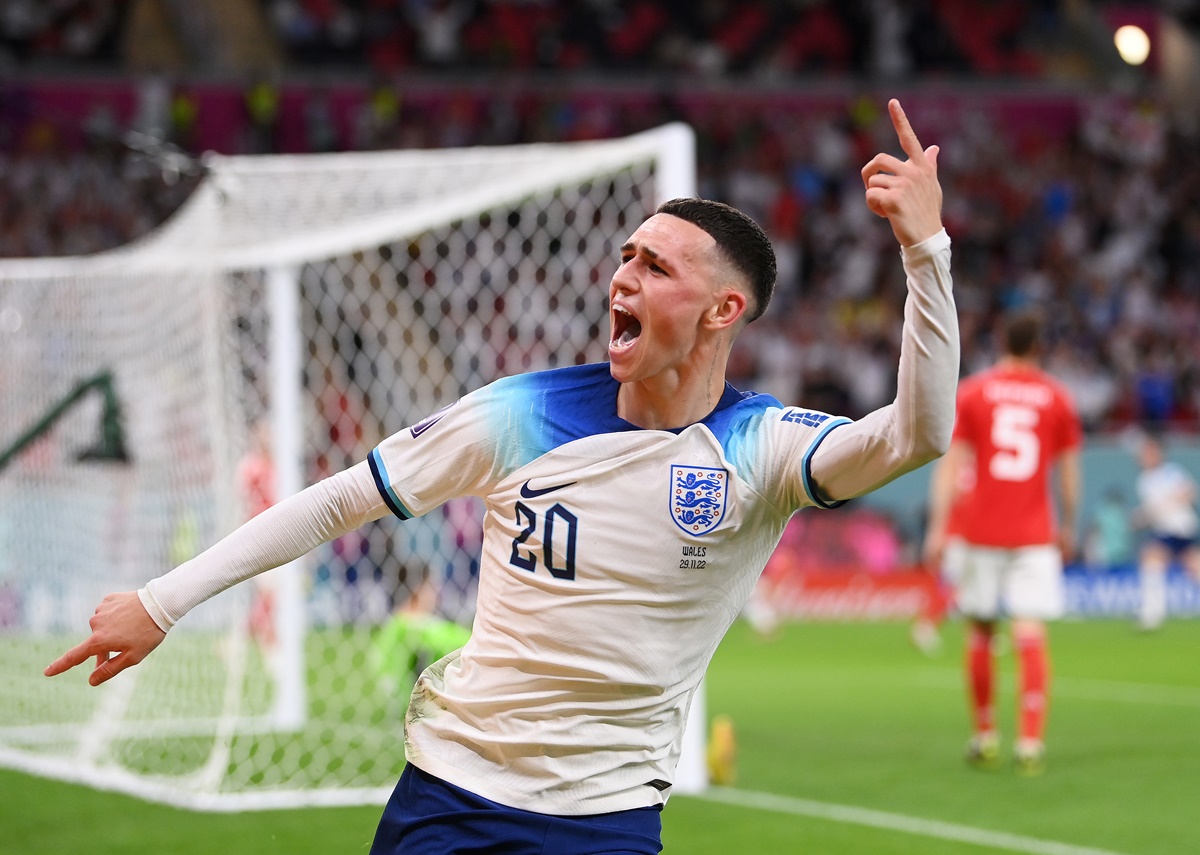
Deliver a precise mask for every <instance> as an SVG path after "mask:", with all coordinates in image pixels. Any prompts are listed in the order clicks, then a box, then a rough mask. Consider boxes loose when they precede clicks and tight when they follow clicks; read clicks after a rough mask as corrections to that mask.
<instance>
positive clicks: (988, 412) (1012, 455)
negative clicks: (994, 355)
mask: <svg viewBox="0 0 1200 855" xmlns="http://www.w3.org/2000/svg"><path fill="white" fill-rule="evenodd" d="M1039 339H1040V330H1039V323H1038V320H1037V318H1036V317H1035V316H1034V315H1032V314H1015V315H1013V316H1012V317H1011V318H1009V319H1008V321H1007V323H1006V326H1005V329H1004V355H1003V356H1002V357H1001V359H1000V360H999V362H998V363H997V364H996V365H995V366H993V367H992V368H990V369H988V370H986V371H982V372H980V373H978V374H975V375H973V376H971V377H968V378H966V379H964V380H963V381H962V383H961V384H960V385H959V392H958V405H957V416H956V421H955V425H954V438H953V441H952V442H951V444H950V450H949V451H948V452H947V453H946V456H945V457H944V458H943V460H942V464H941V466H940V467H939V469H944V470H945V471H944V472H942V473H941V474H940V477H938V478H936V479H935V487H936V489H937V492H938V495H936V496H935V497H934V501H933V503H932V504H933V506H934V507H935V508H947V507H948V506H949V504H950V500H951V496H952V491H953V487H954V485H955V484H956V483H957V482H958V471H959V469H960V468H962V467H965V466H970V465H972V464H971V460H972V457H973V459H974V466H973V468H974V471H975V488H974V489H973V490H972V491H971V492H970V493H968V494H967V495H966V496H965V497H964V498H963V501H962V503H961V504H962V517H961V532H960V533H961V535H962V540H963V543H964V547H963V551H962V560H961V566H960V567H959V568H957V569H956V570H955V571H954V572H955V573H956V574H957V579H956V580H955V603H956V605H957V607H958V610H959V611H960V612H961V613H962V614H963V616H964V617H965V618H966V619H967V622H968V629H967V649H966V671H967V685H968V695H969V700H970V706H971V712H972V718H973V725H974V732H973V734H972V736H971V739H970V741H969V743H968V746H967V759H968V761H969V762H971V763H973V764H977V765H985V766H989V765H994V764H995V763H997V762H998V760H999V752H1000V739H999V731H998V729H997V726H996V717H995V710H994V703H993V699H994V685H995V662H994V657H993V652H992V640H993V636H994V635H995V632H996V627H997V623H998V622H999V621H1000V620H1001V619H1003V618H1010V619H1011V623H1012V626H1011V629H1012V640H1013V646H1014V648H1015V649H1016V652H1017V656H1018V660H1019V670H1020V682H1019V686H1018V697H1019V707H1020V715H1019V720H1020V721H1019V736H1018V739H1017V742H1016V745H1015V748H1014V759H1015V762H1016V768H1017V771H1018V772H1021V773H1024V774H1037V773H1039V772H1041V771H1042V769H1043V768H1044V764H1045V747H1044V741H1043V740H1044V734H1045V727H1046V713H1047V704H1048V692H1049V685H1050V660H1049V654H1048V650H1047V632H1046V626H1045V622H1046V621H1047V620H1052V619H1055V618H1058V617H1060V616H1061V615H1062V612H1063V583H1062V569H1063V561H1064V559H1066V560H1069V559H1070V558H1071V557H1072V555H1073V554H1074V551H1075V526H1076V522H1077V514H1078V510H1079V497H1080V489H1081V474H1080V462H1079V451H1080V445H1081V443H1082V427H1081V425H1080V420H1079V417H1078V415H1077V414H1076V412H1075V407H1074V405H1073V403H1072V401H1071V399H1070V396H1069V395H1068V393H1067V392H1066V390H1065V389H1064V388H1063V387H1062V386H1061V385H1060V384H1059V383H1058V382H1057V381H1055V380H1054V379H1053V378H1051V377H1050V376H1049V375H1048V374H1046V373H1045V372H1043V371H1042V370H1041V369H1040V368H1039V367H1038V354H1039ZM1056 467H1057V470H1058V471H1057V476H1058V477H1057V482H1058V494H1059V506H1060V511H1061V518H1060V519H1056V516H1057V515H1056V512H1055V507H1054V502H1053V496H1052V492H1053V491H1052V480H1053V479H1052V470H1053V469H1055V468H1056ZM941 519H942V525H943V526H944V525H945V523H944V520H945V516H944V515H942V517H941ZM931 527H932V526H931ZM931 537H932V538H933V539H934V541H935V542H936V541H937V539H938V538H942V542H944V541H945V530H944V528H943V529H942V531H940V532H939V531H933V532H931Z"/></svg>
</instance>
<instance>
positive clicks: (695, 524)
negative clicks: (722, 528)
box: [671, 466, 729, 535]
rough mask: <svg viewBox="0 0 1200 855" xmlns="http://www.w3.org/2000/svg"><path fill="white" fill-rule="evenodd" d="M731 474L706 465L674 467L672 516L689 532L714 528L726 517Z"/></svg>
mask: <svg viewBox="0 0 1200 855" xmlns="http://www.w3.org/2000/svg"><path fill="white" fill-rule="evenodd" d="M728 483H729V473H728V472H726V471H725V470H724V469H709V468H708V467H706V466H672V467H671V518H672V519H674V520H675V525H677V526H679V527H680V528H681V529H683V530H684V531H686V532H687V533H688V534H694V535H701V534H707V533H708V532H710V531H712V530H713V529H714V528H716V527H717V525H718V524H719V523H720V522H721V518H722V517H724V516H725V492H726V490H725V488H726V486H727V485H728Z"/></svg>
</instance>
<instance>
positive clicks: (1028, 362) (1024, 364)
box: [996, 353, 1038, 371]
mask: <svg viewBox="0 0 1200 855" xmlns="http://www.w3.org/2000/svg"><path fill="white" fill-rule="evenodd" d="M996 367H997V368H1003V369H1004V370H1006V371H1036V370H1038V361H1037V359H1035V358H1033V357H1029V356H1013V355H1012V354H1011V353H1009V354H1005V355H1004V356H1002V357H1000V359H999V361H998V362H997V363H996Z"/></svg>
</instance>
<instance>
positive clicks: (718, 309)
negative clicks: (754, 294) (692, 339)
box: [704, 288, 749, 331]
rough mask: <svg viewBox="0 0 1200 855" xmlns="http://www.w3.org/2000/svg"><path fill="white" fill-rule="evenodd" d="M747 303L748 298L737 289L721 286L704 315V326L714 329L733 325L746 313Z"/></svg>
mask: <svg viewBox="0 0 1200 855" xmlns="http://www.w3.org/2000/svg"><path fill="white" fill-rule="evenodd" d="M748 305H749V300H747V299H746V295H745V294H743V293H742V292H741V291H740V290H739V289H737V288H722V289H721V290H720V291H718V292H717V293H716V295H715V296H714V301H713V304H712V305H711V306H710V307H709V309H708V312H707V313H705V315H704V326H705V327H706V328H707V329H710V330H714V331H715V330H723V329H728V328H730V327H733V326H735V325H736V324H737V323H738V321H739V320H741V319H742V316H743V315H745V314H746V309H747V307H748Z"/></svg>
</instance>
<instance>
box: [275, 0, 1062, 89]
mask: <svg viewBox="0 0 1200 855" xmlns="http://www.w3.org/2000/svg"><path fill="white" fill-rule="evenodd" d="M262 2H263V5H264V8H265V10H266V12H267V14H268V16H269V19H270V21H271V24H272V26H273V27H274V29H275V31H276V32H277V33H278V35H279V38H280V40H281V42H282V43H283V44H284V45H285V47H286V48H287V50H288V51H289V53H290V55H291V56H292V57H294V58H296V59H298V60H301V61H304V62H306V63H314V62H323V63H346V62H367V63H370V64H371V65H372V66H374V67H375V68H376V69H397V68H406V67H412V66H421V67H427V66H435V67H439V68H474V69H487V68H504V69H511V68H526V69H532V68H543V69H561V70H576V69H597V70H604V71H634V72H645V71H647V70H653V71H662V70H672V71H688V72H695V73H701V74H713V75H716V74H721V75H725V74H731V73H732V74H754V75H761V76H772V75H789V74H795V73H804V72H813V71H821V72H829V73H836V74H847V73H862V72H869V73H877V74H885V75H899V74H906V73H908V72H910V71H912V70H913V69H914V68H920V69H922V70H925V71H946V72H951V73H975V72H978V73H985V74H995V73H1003V74H1012V73H1015V74H1033V73H1036V71H1037V69H1038V61H1037V59H1036V56H1035V54H1034V52H1033V51H1031V50H1029V49H1027V48H1026V46H1025V45H1026V44H1027V43H1028V42H1030V41H1033V40H1036V39H1037V38H1039V36H1041V35H1043V34H1044V33H1043V31H1044V30H1045V29H1046V28H1049V27H1053V26H1055V24H1056V20H1057V11H1056V10H1057V6H1058V4H1057V3H1056V2H1053V0H1024V1H1023V2H999V0H985V2H982V3H981V2H978V0H917V2H900V1H899V0H841V1H840V2H824V0H816V2H813V0H790V2H778V0H776V2H768V0H740V2H729V0H633V2H621V0H579V2H571V3H567V2H559V0H515V2H514V0H399V1H398V0H262ZM968 19H969V20H970V26H963V24H964V23H965V22H966V21H967V20H968Z"/></svg>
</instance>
